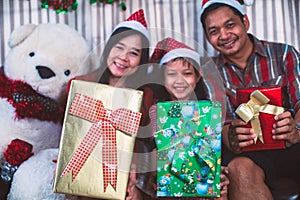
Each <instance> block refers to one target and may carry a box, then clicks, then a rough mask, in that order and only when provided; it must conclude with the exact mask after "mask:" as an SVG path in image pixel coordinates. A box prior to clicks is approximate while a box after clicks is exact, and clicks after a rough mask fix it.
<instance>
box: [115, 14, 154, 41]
mask: <svg viewBox="0 0 300 200" xmlns="http://www.w3.org/2000/svg"><path fill="white" fill-rule="evenodd" d="M119 28H129V29H132V30H135V31H138V32H140V33H141V34H143V35H144V36H145V37H146V38H147V39H148V41H150V35H149V31H148V29H147V23H146V20H145V15H144V10H143V9H140V10H138V11H136V12H135V13H133V14H132V15H130V16H129V17H128V18H127V19H126V21H124V22H121V23H119V24H118V25H117V26H116V27H115V28H114V30H113V32H114V31H116V30H117V29H119Z"/></svg>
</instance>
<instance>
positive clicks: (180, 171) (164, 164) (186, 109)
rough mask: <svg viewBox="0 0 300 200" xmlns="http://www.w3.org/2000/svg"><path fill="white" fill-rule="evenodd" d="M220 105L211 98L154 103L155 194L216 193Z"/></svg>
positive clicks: (217, 187)
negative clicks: (155, 129) (155, 126)
mask: <svg viewBox="0 0 300 200" xmlns="http://www.w3.org/2000/svg"><path fill="white" fill-rule="evenodd" d="M221 115H222V114H221V105H220V103H218V102H211V101H206V100H203V101H188V102H159V103H158V104H157V132H156V133H155V134H154V137H155V142H156V146H157V152H158V153H157V196H158V197H164V196H169V197H219V196H220V173H221V132H222V124H221V118H222V116H221Z"/></svg>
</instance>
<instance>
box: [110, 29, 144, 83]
mask: <svg viewBox="0 0 300 200" xmlns="http://www.w3.org/2000/svg"><path fill="white" fill-rule="evenodd" d="M141 55H142V38H141V36H140V35H138V34H133V35H130V36H127V37H124V38H123V39H121V40H120V41H119V42H117V43H116V44H115V45H114V46H113V47H112V49H111V51H110V53H109V55H108V58H107V66H108V69H109V70H110V72H111V74H112V75H113V76H114V77H118V78H121V77H122V76H128V75H131V74H133V73H134V72H135V71H136V69H137V66H138V65H139V63H140V60H141Z"/></svg>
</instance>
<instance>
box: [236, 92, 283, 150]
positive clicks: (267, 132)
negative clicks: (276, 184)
mask: <svg viewBox="0 0 300 200" xmlns="http://www.w3.org/2000/svg"><path fill="white" fill-rule="evenodd" d="M255 90H259V91H260V92H262V93H263V94H264V95H265V96H266V97H268V98H269V99H270V101H269V102H268V104H271V105H274V106H282V90H281V87H261V88H258V87H256V88H247V89H237V91H236V102H237V104H236V107H238V106H239V105H240V104H242V103H247V102H248V101H249V99H250V94H251V93H252V92H253V91H255ZM274 117H275V115H271V114H267V113H262V112H260V113H259V121H260V125H261V130H262V134H263V139H264V143H262V142H261V141H260V140H257V141H256V144H253V145H250V146H248V147H244V148H243V149H242V151H244V152H245V151H258V150H270V149H284V148H285V141H284V140H273V139H272V135H273V134H272V129H273V124H274V123H275V119H274ZM246 127H251V123H250V122H248V124H247V126H246Z"/></svg>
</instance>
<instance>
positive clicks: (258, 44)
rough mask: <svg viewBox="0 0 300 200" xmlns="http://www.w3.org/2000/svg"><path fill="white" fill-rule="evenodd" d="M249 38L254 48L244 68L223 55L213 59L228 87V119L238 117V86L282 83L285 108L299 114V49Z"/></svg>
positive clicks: (251, 36) (246, 86)
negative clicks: (236, 115)
mask: <svg viewBox="0 0 300 200" xmlns="http://www.w3.org/2000/svg"><path fill="white" fill-rule="evenodd" d="M249 37H250V38H251V40H252V41H253V44H254V51H253V54H252V55H251V56H250V58H249V60H248V64H247V66H246V68H245V69H242V68H240V67H239V66H237V65H236V64H234V63H232V62H230V61H229V60H228V59H226V58H225V57H223V56H222V55H218V56H217V57H215V58H214V61H215V62H216V64H217V66H218V69H219V71H220V74H221V77H222V79H223V81H224V86H225V90H226V101H227V117H226V118H227V120H231V119H232V118H235V112H234V111H235V109H236V106H237V105H236V89H237V88H250V87H266V86H282V88H283V91H284V94H283V105H284V107H285V108H287V109H289V110H291V111H293V112H295V113H296V112H297V111H298V110H299V107H300V54H299V52H297V51H296V49H295V48H294V47H292V46H290V45H287V44H281V43H272V42H267V41H262V40H258V39H257V38H256V37H254V36H253V35H251V34H249Z"/></svg>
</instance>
